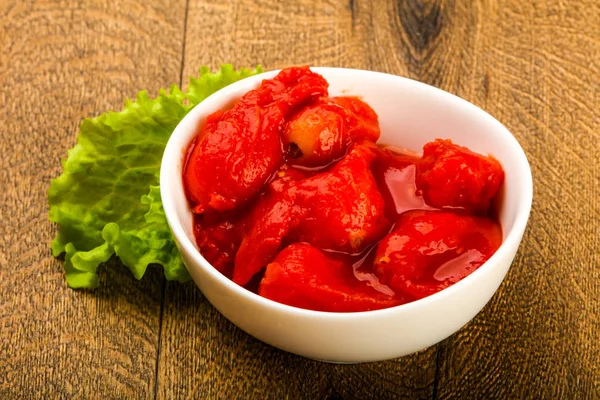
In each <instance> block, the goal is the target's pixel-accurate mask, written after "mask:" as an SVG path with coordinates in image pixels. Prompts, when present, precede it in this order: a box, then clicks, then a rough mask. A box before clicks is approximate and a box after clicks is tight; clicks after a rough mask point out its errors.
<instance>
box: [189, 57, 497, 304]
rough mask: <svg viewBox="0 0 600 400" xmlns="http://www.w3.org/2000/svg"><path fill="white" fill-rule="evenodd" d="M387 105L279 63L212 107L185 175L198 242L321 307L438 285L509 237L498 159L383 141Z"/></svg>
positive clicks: (259, 286) (377, 300) (287, 295)
mask: <svg viewBox="0 0 600 400" xmlns="http://www.w3.org/2000/svg"><path fill="white" fill-rule="evenodd" d="M379 134H380V131H379V123H378V117H377V114H376V113H375V111H374V110H372V109H371V108H370V107H369V106H368V104H366V103H364V102H363V101H361V100H360V99H358V98H356V97H332V98H330V97H329V96H328V93H327V82H326V81H325V80H324V79H323V78H322V77H321V76H320V75H318V74H315V73H313V72H312V71H310V69H308V68H307V67H293V68H288V69H285V70H283V71H282V72H281V73H280V74H279V75H277V76H276V77H275V78H274V79H271V80H265V81H263V82H262V84H261V85H260V87H259V88H258V89H255V90H253V91H250V92H249V93H247V94H246V95H244V96H242V98H240V99H239V100H238V101H237V102H236V103H235V104H234V105H233V107H232V108H231V109H229V110H224V111H218V112H216V113H214V114H213V115H211V116H209V117H208V120H207V123H206V124H205V126H204V128H202V130H201V131H200V132H199V134H198V136H197V138H196V140H195V141H194V143H193V144H192V145H191V147H190V150H189V151H188V157H187V160H186V165H185V168H184V185H185V190H186V196H187V198H188V201H189V203H190V207H191V208H192V210H193V212H194V233H195V237H196V242H197V245H198V248H199V249H200V252H201V254H202V255H203V256H204V257H205V258H206V259H207V260H208V261H209V262H210V263H211V264H212V265H213V266H214V267H215V268H216V269H217V270H219V271H220V272H221V273H222V274H223V275H225V276H227V277H228V278H230V279H232V280H233V281H234V282H236V283H237V284H239V285H241V286H243V287H245V288H247V289H248V290H252V291H254V292H256V293H258V294H259V295H261V296H264V297H266V298H269V299H271V300H274V301H278V302H280V303H284V304H288V305H291V306H295V307H300V308H307V309H312V310H318V311H330V312H353V311H369V310H375V309H381V308H388V307H393V306H396V305H400V304H404V303H407V302H410V301H414V300H418V299H420V298H423V297H426V296H429V295H431V294H434V293H436V292H438V291H440V290H443V289H445V288H447V287H449V286H451V285H452V284H454V283H456V282H458V281H459V280H461V279H463V278H464V277H466V276H467V275H469V274H470V273H472V272H473V271H475V270H476V269H477V268H478V267H479V266H481V265H482V264H483V263H484V262H485V261H486V260H487V259H488V258H489V257H491V255H492V254H493V253H494V252H495V251H496V250H497V249H498V247H499V246H500V244H501V243H502V230H501V227H500V224H499V223H498V221H497V219H496V218H494V217H493V216H494V215H495V214H494V210H493V208H492V206H491V204H493V199H494V197H495V196H496V194H497V192H498V190H499V188H500V186H501V184H502V182H503V179H504V172H503V170H502V167H501V165H500V164H499V163H498V162H497V161H496V160H494V159H493V158H491V157H489V156H483V155H480V154H477V153H474V152H472V151H470V150H469V149H467V148H465V147H461V146H458V145H456V144H454V143H452V142H451V141H449V140H440V139H438V140H436V141H433V142H430V143H428V144H426V145H425V147H424V152H423V155H422V156H420V155H416V154H415V153H411V152H409V151H405V150H401V149H395V148H392V147H386V146H382V145H377V144H375V142H376V141H377V139H378V138H379Z"/></svg>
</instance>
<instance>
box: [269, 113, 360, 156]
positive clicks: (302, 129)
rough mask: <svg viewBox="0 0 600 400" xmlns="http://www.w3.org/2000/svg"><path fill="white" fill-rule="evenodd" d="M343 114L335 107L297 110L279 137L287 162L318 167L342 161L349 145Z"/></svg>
mask: <svg viewBox="0 0 600 400" xmlns="http://www.w3.org/2000/svg"><path fill="white" fill-rule="evenodd" d="M346 113H347V112H346V111H345V110H344V108H343V107H341V106H338V105H336V104H317V105H313V106H309V107H306V108H304V109H303V110H302V111H300V112H299V113H298V114H297V115H296V116H295V117H294V118H293V119H292V120H290V122H289V123H288V125H287V126H286V128H285V131H284V133H283V136H282V137H281V138H282V142H283V146H284V151H285V153H286V157H287V162H288V163H290V164H292V165H301V166H305V167H319V166H325V165H327V164H329V163H331V162H333V161H335V160H338V159H340V158H342V157H343V156H344V154H345V153H346V148H347V147H348V144H349V143H350V136H349V135H348V126H347V122H346V116H345V114H346Z"/></svg>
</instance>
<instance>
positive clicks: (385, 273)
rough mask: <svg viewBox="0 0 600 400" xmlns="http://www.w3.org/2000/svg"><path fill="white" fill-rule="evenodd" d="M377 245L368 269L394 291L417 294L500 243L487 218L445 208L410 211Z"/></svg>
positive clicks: (466, 268) (474, 264)
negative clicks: (370, 268)
mask: <svg viewBox="0 0 600 400" xmlns="http://www.w3.org/2000/svg"><path fill="white" fill-rule="evenodd" d="M396 226H397V227H396V229H395V230H394V231H393V232H392V233H390V234H389V235H387V236H386V237H385V238H384V239H383V240H382V241H381V242H380V243H379V245H378V247H377V252H376V254H375V264H374V269H375V272H376V274H377V276H378V278H379V281H380V282H381V283H383V284H385V285H387V286H389V287H390V288H391V289H392V290H394V291H395V292H401V293H405V294H407V295H409V296H411V297H412V298H413V299H415V300H416V299H420V298H423V297H426V296H429V295H432V294H434V293H437V292H439V291H440V290H442V289H445V288H447V287H449V286H450V285H452V284H454V283H456V282H458V281H460V280H461V279H463V278H464V277H466V276H467V275H469V274H471V273H472V272H473V271H475V270H476V269H477V268H479V267H480V266H481V265H482V264H483V263H484V262H485V261H486V260H487V259H488V258H490V257H491V256H492V254H494V252H495V251H496V250H497V249H498V248H499V247H500V245H501V244H502V230H501V228H500V226H499V225H498V224H497V223H495V222H494V221H492V220H491V219H488V218H483V217H476V216H469V215H458V214H455V213H452V212H445V211H411V212H407V213H405V214H403V215H402V216H401V217H400V219H399V220H398V221H397V225H396Z"/></svg>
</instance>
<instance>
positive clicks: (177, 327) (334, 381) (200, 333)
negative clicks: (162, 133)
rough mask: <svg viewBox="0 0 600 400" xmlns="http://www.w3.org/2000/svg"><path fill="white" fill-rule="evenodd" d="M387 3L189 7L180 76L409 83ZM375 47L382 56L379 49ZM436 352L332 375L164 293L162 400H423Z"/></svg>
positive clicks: (183, 297)
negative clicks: (313, 69)
mask: <svg viewBox="0 0 600 400" xmlns="http://www.w3.org/2000/svg"><path fill="white" fill-rule="evenodd" d="M396 18H397V13H396V10H395V8H394V5H393V4H392V3H391V2H388V3H386V4H385V5H384V6H383V7H381V3H375V2H372V3H371V2H351V3H350V4H348V3H346V2H339V1H326V2H321V1H310V0H305V1H299V2H279V3H276V2H266V1H258V2H257V1H254V0H244V1H225V2H223V1H219V2H217V1H209V2H206V1H190V6H189V10H188V19H187V32H186V38H187V40H186V44H185V49H186V51H185V65H184V76H187V75H191V74H194V73H196V71H197V69H198V68H199V66H201V65H209V66H211V67H213V68H215V67H217V66H218V65H219V64H220V63H225V62H232V63H234V64H236V65H237V66H252V65H255V64H257V63H260V64H262V65H263V67H264V68H265V69H275V68H282V67H286V66H289V65H294V64H310V65H328V66H345V67H354V68H363V69H364V68H369V69H376V70H382V71H388V72H394V73H398V74H406V73H407V71H408V66H407V64H406V59H405V56H404V55H403V54H397V53H398V52H397V51H396V49H395V48H394V47H393V46H394V45H398V46H400V47H402V45H401V44H400V40H399V39H398V37H397V34H396V32H395V31H393V30H391V29H390V28H389V27H390V24H391V23H393V21H395V19H396ZM379 44H381V46H380V45H379ZM435 361H436V348H435V347H434V348H431V349H428V350H426V351H424V352H421V353H418V354H416V355H413V356H411V357H405V358H402V359H398V360H393V361H388V362H381V363H373V364H364V365H330V364H324V363H317V362H314V361H311V360H306V359H303V358H301V357H297V356H293V355H290V354H287V353H284V352H280V351H278V350H275V349H273V348H271V347H269V346H266V345H264V344H262V343H260V342H258V341H256V340H254V339H253V338H251V337H249V336H248V335H246V334H245V333H243V332H242V331H240V330H239V329H237V328H235V327H234V326H233V325H232V324H230V323H229V322H228V321H226V320H225V319H224V318H223V317H221V316H220V315H219V314H218V313H217V312H216V311H215V310H214V309H213V307H212V306H210V304H208V303H207V301H206V299H204V298H203V297H202V295H201V294H200V292H199V291H198V290H197V289H196V288H195V287H193V286H192V285H189V286H187V287H185V290H183V291H182V288H181V286H180V285H176V284H169V285H167V292H166V297H165V309H164V319H163V328H162V339H161V348H160V359H159V373H158V376H159V378H158V379H159V382H158V395H159V397H160V398H165V399H170V398H181V397H188V396H189V397H193V398H239V397H248V398H328V397H329V398H352V397H355V398H394V397H401V398H428V397H431V396H432V394H433V383H434V376H435V365H436V363H435Z"/></svg>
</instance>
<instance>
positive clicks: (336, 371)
mask: <svg viewBox="0 0 600 400" xmlns="http://www.w3.org/2000/svg"><path fill="white" fill-rule="evenodd" d="M227 62H229V63H233V64H235V65H236V66H253V65H255V64H257V63H260V64H262V66H263V67H264V68H265V69H274V68H280V67H284V66H288V65H292V64H310V65H327V66H343V67H352V68H363V69H371V70H376V71H383V72H389V73H393V74H397V75H402V76H408V77H411V78H415V79H418V80H421V81H423V82H426V83H429V84H432V85H435V86H438V87H440V88H442V89H445V90H447V91H450V92H452V93H455V94H457V95H459V96H461V97H463V98H465V99H467V100H469V101H471V102H473V103H475V104H477V105H478V106H480V107H482V108H484V109H485V110H487V111H488V112H490V113H491V114H492V115H494V116H495V117H497V118H498V119H499V120H500V121H502V122H503V123H504V124H505V125H506V126H507V127H508V128H509V129H510V130H511V131H512V132H513V133H514V134H515V136H516V137H517V138H518V140H519V141H520V143H521V144H522V146H523V147H524V149H525V151H526V153H527V155H528V157H529V160H530V162H531V167H532V170H533V177H534V186H535V195H534V201H533V210H532V213H531V219H530V223H529V227H528V230H527V232H526V234H525V238H524V242H523V244H522V246H521V249H520V251H519V253H518V255H517V257H516V259H515V262H514V264H513V266H512V269H511V270H510V272H509V274H508V276H507V277H506V279H505V281H504V283H503V284H502V286H501V288H500V290H499V291H498V292H497V294H496V295H495V296H494V297H493V299H492V300H491V301H490V303H489V304H488V305H487V306H486V308H485V309H484V310H483V312H481V313H480V314H479V315H478V316H477V317H476V318H475V319H474V320H473V321H471V322H470V323H469V324H468V325H467V326H466V327H464V328H463V329H462V330H460V331H459V332H458V333H457V334H455V335H453V336H452V337H450V338H448V339H447V340H445V341H443V342H441V343H440V344H438V345H437V346H434V347H431V348H429V349H427V350H424V351H422V352H420V353H418V354H414V355H412V356H408V357H404V358H401V359H396V360H391V361H386V362H380V363H371V364H361V365H329V364H324V363H319V362H314V361H309V360H306V359H303V358H300V357H297V356H293V355H290V354H287V353H284V352H281V351H278V350H275V349H273V348H271V347H269V346H267V345H264V344H262V343H260V342H258V341H256V340H254V339H253V338H251V337H249V336H248V335H246V334H245V333H243V332H242V331H240V330H239V329H237V328H235V327H234V326H232V324H230V323H229V322H228V321H227V320H225V319H224V318H223V317H221V316H220V315H219V314H218V313H217V312H216V311H215V310H214V309H213V307H212V306H211V305H210V304H209V303H208V302H207V301H206V300H205V299H204V298H203V296H202V294H201V293H200V291H199V290H198V289H197V288H196V287H195V286H194V285H193V284H192V283H188V284H183V285H182V284H178V283H170V282H166V281H165V280H164V279H163V278H162V275H161V273H160V271H158V270H153V271H151V272H150V273H149V274H147V276H146V277H144V279H142V280H141V281H139V282H138V281H136V280H135V279H134V278H133V277H132V276H131V274H130V273H129V272H128V271H127V270H126V269H125V268H124V267H122V266H120V265H119V264H118V262H110V263H109V265H106V266H105V267H103V268H102V273H101V286H100V288H99V289H97V290H96V291H93V292H83V291H75V290H71V289H69V288H68V287H67V285H66V283H65V281H64V277H63V270H62V264H61V262H60V261H58V260H56V259H54V258H53V257H52V256H51V254H50V248H49V243H50V240H51V239H52V238H53V236H54V235H55V233H56V229H57V228H56V226H55V225H53V224H52V223H50V222H48V217H47V212H48V206H47V200H46V191H47V188H48V185H49V182H50V179H51V178H53V177H56V176H57V175H58V174H60V172H61V166H60V163H59V159H60V157H64V156H65V155H66V151H67V149H68V148H70V147H72V146H73V145H74V143H75V138H76V134H77V131H78V126H79V124H80V122H81V120H82V118H85V117H92V116H96V115H98V114H100V113H102V112H104V111H106V110H109V109H120V107H121V105H122V102H123V100H124V99H125V98H132V97H134V96H135V94H136V93H137V91H138V90H141V89H148V90H149V91H150V93H156V92H157V90H158V89H159V88H160V87H166V86H168V85H170V84H171V83H178V84H183V86H186V84H187V77H188V76H189V75H196V74H197V71H198V69H199V67H200V66H201V65H208V66H210V67H211V68H216V67H217V66H218V65H219V64H220V63H227ZM599 65H600V7H599V5H598V2H597V1H596V0H580V1H565V0H563V1H561V0H546V1H538V0H534V1H532V2H529V1H521V0H503V1H494V0H486V1H479V2H461V1H431V2H423V1H419V0H407V1H376V0H372V1H368V0H349V1H335V0H327V1H317V0H303V1H293V2H292V1H283V0H281V1H268V0H228V1H206V0H205V1H200V0H188V1H186V0H164V1H163V0H145V1H142V0H124V1H116V0H89V1H86V0H80V1H74V0H73V1H52V0H46V1H43V0H39V1H38V0H30V1H20V0H8V1H7V0H1V1H0V135H1V136H0V137H1V142H0V181H1V182H2V189H1V192H0V199H1V202H0V221H1V222H0V237H1V238H2V239H1V241H0V262H1V264H0V398H2V399H33V398H52V399H54V398H73V397H74V398H102V399H108V398H161V399H162V398H165V399H179V398H188V397H192V398H224V399H230V398H258V399H262V398H274V399H282V398H293V399H295V398H307V399H316V398H328V399H340V398H377V399H384V398H393V397H399V398H486V399H490V398H500V399H505V398H563V399H575V398H600V200H599V199H600V168H599V167H600V66H599Z"/></svg>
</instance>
